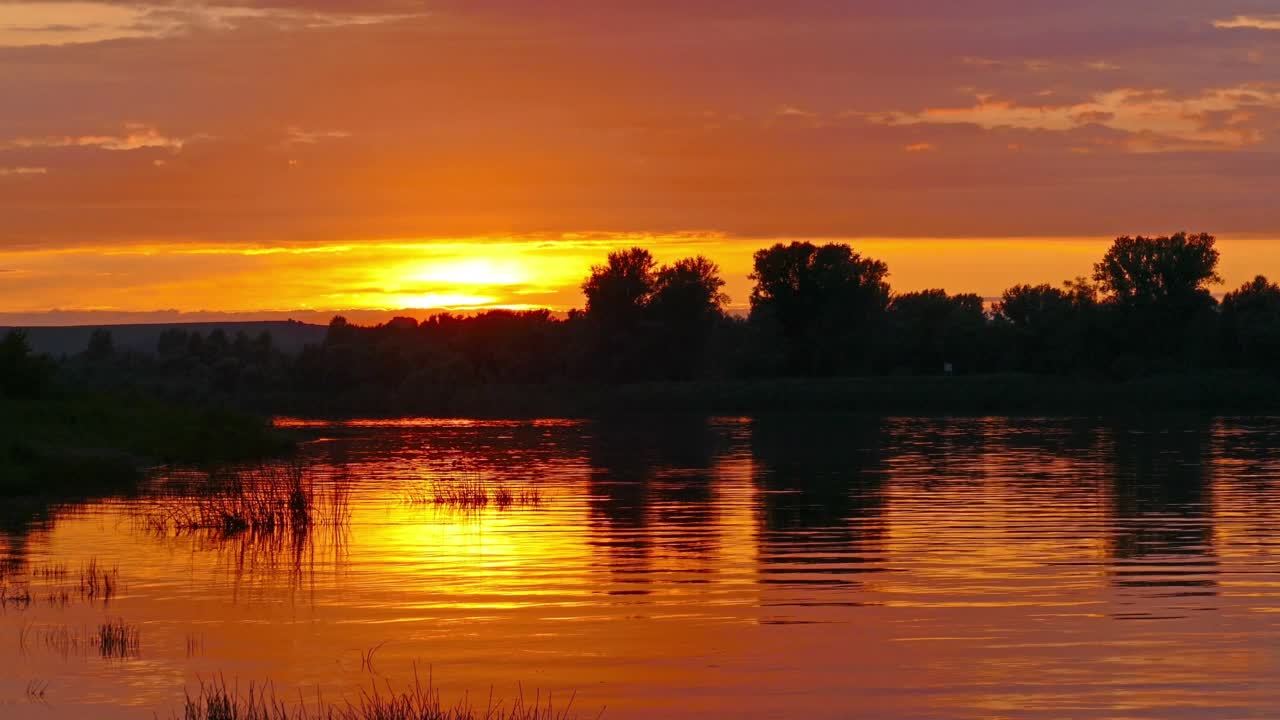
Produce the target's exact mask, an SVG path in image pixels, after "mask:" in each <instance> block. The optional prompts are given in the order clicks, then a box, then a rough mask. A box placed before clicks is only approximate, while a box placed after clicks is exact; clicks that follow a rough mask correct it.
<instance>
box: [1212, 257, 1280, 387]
mask: <svg viewBox="0 0 1280 720" xmlns="http://www.w3.org/2000/svg"><path fill="white" fill-rule="evenodd" d="M1222 334H1223V350H1224V352H1225V354H1226V357H1227V361H1228V362H1229V363H1230V364H1232V365H1237V366H1242V367H1250V368H1257V369H1269V370H1272V371H1277V370H1280V285H1276V284H1275V283H1273V282H1269V281H1268V280H1267V279H1266V278H1265V277H1263V276H1261V275H1259V276H1258V277H1256V278H1254V279H1253V280H1252V281H1250V282H1247V283H1245V284H1244V285H1242V286H1241V287H1240V288H1239V289H1238V290H1233V291H1231V292H1229V293H1227V294H1226V295H1225V296H1224V297H1223V298H1222Z"/></svg>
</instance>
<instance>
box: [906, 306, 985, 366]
mask: <svg viewBox="0 0 1280 720" xmlns="http://www.w3.org/2000/svg"><path fill="white" fill-rule="evenodd" d="M888 319H889V323H888V328H889V335H890V337H891V338H892V343H891V345H890V351H891V353H892V359H893V365H894V366H895V367H907V368H910V369H912V370H914V371H916V372H932V373H938V372H942V370H943V368H944V365H945V364H951V365H952V366H953V368H954V369H955V370H956V371H958V372H975V371H977V370H978V369H980V362H981V360H982V358H983V346H984V345H985V341H986V340H985V330H986V325H987V318H986V313H985V312H984V311H983V307H982V298H981V297H979V296H978V295H974V294H964V295H948V294H947V291H945V290H923V291H920V292H912V293H905V294H902V295H897V296H895V297H894V298H893V300H892V301H890V303H889V318H888Z"/></svg>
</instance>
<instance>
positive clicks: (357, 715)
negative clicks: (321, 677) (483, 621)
mask: <svg viewBox="0 0 1280 720" xmlns="http://www.w3.org/2000/svg"><path fill="white" fill-rule="evenodd" d="M572 706H573V698H572V697H570V698H569V700H568V702H566V703H565V704H564V705H563V707H557V706H556V704H555V702H554V700H553V698H552V697H551V696H550V695H547V696H545V697H544V696H542V695H541V694H540V693H539V694H537V695H535V696H534V697H533V698H532V699H528V698H525V697H524V696H523V695H517V696H516V698H515V699H514V700H512V701H511V702H509V703H506V702H502V701H499V700H497V699H496V698H494V697H492V696H490V697H489V698H487V700H486V702H485V704H484V705H482V706H477V705H476V704H474V703H472V702H469V701H468V700H467V699H466V698H464V699H463V700H461V701H459V702H458V703H456V704H452V705H451V704H447V703H446V702H445V701H444V700H443V698H442V697H441V695H440V693H439V691H438V690H437V689H436V688H435V687H434V686H432V685H431V684H430V683H427V684H425V685H424V684H423V683H422V682H421V681H420V680H419V678H418V677H417V674H416V673H415V675H414V680H413V683H412V684H410V685H409V686H408V687H407V688H406V689H403V690H394V689H392V688H391V687H390V686H388V687H379V686H378V685H377V684H370V686H369V688H368V689H366V690H364V691H362V692H361V693H360V696H359V698H358V699H356V700H354V701H348V702H345V703H342V704H330V703H326V702H324V701H323V699H320V698H317V700H316V702H315V703H313V704H309V703H307V702H306V701H305V700H304V699H302V698H301V696H300V699H299V701H297V702H290V701H286V700H282V699H280V698H279V697H278V696H277V695H276V693H275V689H274V688H273V687H272V686H271V685H269V684H268V685H263V686H257V685H249V686H248V688H247V689H245V690H244V691H240V690H239V689H237V688H235V687H228V686H227V683H226V681H225V680H223V679H221V678H219V679H216V680H212V681H209V682H203V683H201V685H200V688H199V690H197V692H196V693H195V694H194V695H190V694H189V695H188V696H187V698H186V701H185V702H184V703H183V707H182V712H181V713H175V714H174V715H173V716H172V717H173V718H174V719H175V720H177V719H178V718H181V719H182V720H569V719H570V718H574V717H577V716H576V715H571V714H570V712H571V709H572ZM600 715H603V711H602V712H601V713H599V714H597V715H595V716H594V717H600Z"/></svg>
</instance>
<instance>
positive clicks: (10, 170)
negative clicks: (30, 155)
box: [0, 167, 49, 177]
mask: <svg viewBox="0 0 1280 720" xmlns="http://www.w3.org/2000/svg"><path fill="white" fill-rule="evenodd" d="M48 173H49V168H45V167H0V177H13V176H16V177H21V176H24V175H47V174H48Z"/></svg>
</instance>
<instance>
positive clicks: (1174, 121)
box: [879, 85, 1280, 151]
mask: <svg viewBox="0 0 1280 720" xmlns="http://www.w3.org/2000/svg"><path fill="white" fill-rule="evenodd" d="M1276 111H1280V86H1260V85H1257V86H1239V87H1229V88H1217V89H1210V90H1205V91H1202V92H1200V93H1198V94H1196V95H1193V96H1177V95H1175V94H1173V93H1171V92H1169V91H1167V90H1163V89H1159V90H1141V89H1137V88H1122V89H1118V90H1111V91H1107V92H1104V93H1100V94H1098V95H1095V96H1094V97H1093V98H1092V99H1091V100H1089V101H1087V102H1083V103H1076V104H1072V105H1024V104H1020V103H1016V102H1011V101H1008V100H999V99H995V98H992V97H989V96H979V97H978V98H977V103H976V104H974V105H971V106H965V107H935V108H927V109H925V110H923V111H920V112H915V113H889V114H885V115H882V116H880V117H879V120H880V121H881V122H884V123H886V124H890V125H920V124H950V123H960V124H970V125H976V126H978V127H981V128H984V129H988V130H990V129H995V128H1016V129H1023V130H1046V131H1055V132H1065V131H1069V130H1076V129H1080V128H1083V127H1086V126H1089V125H1098V126H1102V127H1106V128H1109V129H1112V130H1117V131H1121V132H1124V133H1129V134H1130V135H1132V136H1133V137H1132V138H1131V139H1130V140H1129V141H1128V142H1127V143H1126V147H1127V148H1128V149H1130V150H1133V151H1170V150H1183V149H1195V148H1218V149H1237V148H1242V147H1246V146H1250V145H1257V144H1259V143H1261V142H1263V140H1264V139H1266V132H1267V131H1268V130H1271V129H1273V128H1274V124H1273V123H1272V122H1271V120H1273V119H1274V118H1273V117H1272V116H1271V115H1270V114H1269V113H1273V112H1276ZM1259 113H1267V115H1266V121H1260V115H1259Z"/></svg>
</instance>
